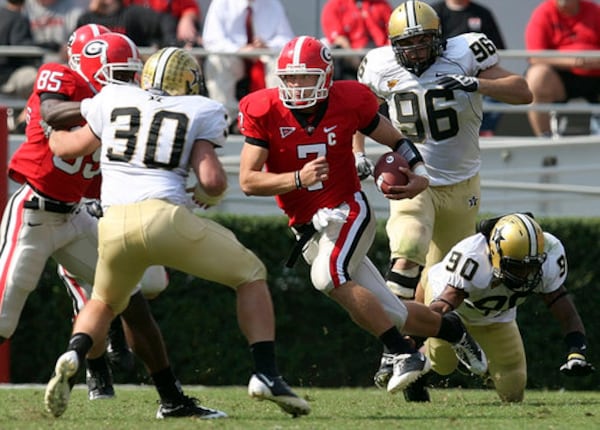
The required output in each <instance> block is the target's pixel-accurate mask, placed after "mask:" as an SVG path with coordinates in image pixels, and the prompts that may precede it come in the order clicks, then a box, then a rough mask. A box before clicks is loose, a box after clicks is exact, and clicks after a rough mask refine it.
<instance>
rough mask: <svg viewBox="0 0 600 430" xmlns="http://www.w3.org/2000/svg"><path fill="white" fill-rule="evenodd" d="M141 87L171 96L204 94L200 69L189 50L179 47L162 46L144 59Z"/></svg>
mask: <svg viewBox="0 0 600 430" xmlns="http://www.w3.org/2000/svg"><path fill="white" fill-rule="evenodd" d="M141 87H142V88H143V89H145V90H149V89H155V90H160V91H163V92H165V93H167V94H169V95H171V96H184V95H197V94H204V79H203V76H202V69H201V68H200V65H199V64H198V62H197V61H196V59H195V58H194V57H193V56H192V55H191V54H190V53H189V52H187V51H185V50H183V49H181V48H174V47H169V48H163V49H161V50H160V51H157V52H155V53H154V54H152V55H151V56H150V58H148V60H146V63H145V64H144V69H143V70H142V79H141Z"/></svg>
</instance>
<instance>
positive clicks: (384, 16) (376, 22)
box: [321, 0, 392, 79]
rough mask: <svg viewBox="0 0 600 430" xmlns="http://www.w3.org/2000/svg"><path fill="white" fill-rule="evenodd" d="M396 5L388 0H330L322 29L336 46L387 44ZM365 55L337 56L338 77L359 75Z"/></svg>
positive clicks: (326, 4) (328, 40) (349, 47)
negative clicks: (389, 24) (389, 27)
mask: <svg viewBox="0 0 600 430" xmlns="http://www.w3.org/2000/svg"><path fill="white" fill-rule="evenodd" d="M391 13H392V7H391V6H390V5H389V3H388V2H387V1H386V0H329V1H327V2H326V3H325V5H324V6H323V10H322V11H321V29H322V30H323V34H324V35H325V38H326V39H327V43H328V44H329V46H330V47H331V48H332V49H336V48H339V49H371V48H376V47H378V46H383V45H387V44H388V43H389V40H388V32H387V25H388V21H389V19H390V14H391ZM361 60H362V56H355V57H338V58H336V59H334V73H335V74H334V77H333V78H334V79H356V72H357V71H358V66H359V65H360V62H361Z"/></svg>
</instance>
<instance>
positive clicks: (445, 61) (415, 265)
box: [355, 1, 532, 400]
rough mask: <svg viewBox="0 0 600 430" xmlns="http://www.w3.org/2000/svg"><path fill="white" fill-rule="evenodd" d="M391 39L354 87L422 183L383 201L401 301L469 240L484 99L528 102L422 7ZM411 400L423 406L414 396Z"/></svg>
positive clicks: (521, 89) (490, 48) (384, 372)
mask: <svg viewBox="0 0 600 430" xmlns="http://www.w3.org/2000/svg"><path fill="white" fill-rule="evenodd" d="M388 32H389V39H390V42H391V44H390V45H389V46H385V47H381V48H376V49H373V50H371V51H369V53H368V54H367V55H366V56H365V58H364V59H363V61H362V64H361V66H360V68H359V71H358V80H359V82H362V83H364V84H366V85H367V86H368V87H369V88H371V90H372V91H373V92H374V93H375V95H376V96H377V97H378V98H379V100H380V102H381V103H383V102H387V105H388V108H389V116H390V119H391V121H392V123H393V124H394V126H395V127H396V128H397V129H398V130H400V131H402V133H403V134H404V135H405V136H407V137H408V138H410V139H412V140H413V141H414V142H415V144H416V145H417V147H418V148H419V151H420V152H421V153H422V155H423V160H424V162H425V165H426V168H427V172H428V174H429V178H430V186H429V188H428V189H427V190H425V191H424V192H423V193H421V194H419V195H418V196H416V197H415V198H413V199H403V200H390V216H389V219H388V220H387V224H386V231H387V235H388V238H389V246H390V259H391V261H390V269H389V271H388V273H387V285H388V287H389V288H390V290H391V291H392V292H393V293H394V294H395V295H397V296H398V297H400V298H402V299H413V298H415V290H416V287H417V284H418V283H419V280H420V279H421V273H422V272H423V270H424V268H426V267H429V266H430V265H431V264H434V263H436V262H438V261H440V260H441V259H442V258H443V257H444V255H445V254H446V253H447V252H448V250H449V249H450V248H451V247H452V246H453V245H454V244H456V243H457V242H458V241H459V240H461V239H463V238H465V237H467V236H469V235H471V234H473V233H474V232H475V223H476V218H477V213H478V211H479V204H480V198H481V195H480V194H481V193H480V183H479V170H480V168H481V159H480V155H479V152H480V149H479V128H480V126H481V119H482V95H486V96H490V97H493V98H494V99H497V100H499V101H501V102H505V103H512V104H525V103H530V102H531V101H532V95H531V92H530V91H529V88H528V86H527V83H526V82H525V80H524V79H523V77H521V76H518V75H516V74H514V73H511V72H509V71H507V70H505V69H503V68H502V67H500V65H499V57H498V53H497V51H496V47H495V46H494V44H493V43H492V42H491V41H490V40H489V39H488V38H487V37H486V36H485V35H484V34H481V33H467V34H462V35H459V36H456V37H452V38H450V39H448V40H443V39H442V37H441V27H440V19H439V17H438V16H437V14H436V12H435V10H434V9H433V8H432V7H431V6H429V5H428V4H426V3H424V2H421V1H407V2H405V3H403V4H401V5H400V6H399V7H397V8H396V9H394V10H393V12H392V14H391V16H390V19H389V25H388ZM355 151H358V152H363V153H364V136H361V135H357V136H356V137H355ZM357 160H358V162H359V167H360V161H361V158H358V159H357ZM425 277H426V272H423V279H424V278H425ZM423 285H426V283H423ZM417 300H419V301H423V295H422V294H418V295H417ZM425 303H428V301H426V302H425ZM390 372H391V367H390V365H389V362H386V360H385V356H384V357H383V358H382V363H381V369H380V371H379V372H378V373H377V375H376V376H375V382H376V384H377V385H381V384H384V383H385V381H386V380H387V378H389V375H390ZM421 382H422V381H421ZM405 394H407V393H405ZM410 397H411V395H410V393H408V398H409V400H412V399H410ZM414 400H427V397H426V395H425V394H423V395H422V396H419V395H418V394H417V395H416V396H415V398H414Z"/></svg>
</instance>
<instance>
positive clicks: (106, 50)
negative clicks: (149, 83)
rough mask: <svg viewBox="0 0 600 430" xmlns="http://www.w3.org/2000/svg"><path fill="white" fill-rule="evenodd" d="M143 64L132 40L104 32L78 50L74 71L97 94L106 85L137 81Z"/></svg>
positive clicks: (122, 35) (117, 34)
mask: <svg viewBox="0 0 600 430" xmlns="http://www.w3.org/2000/svg"><path fill="white" fill-rule="evenodd" d="M142 67H143V63H142V60H141V59H140V52H139V50H138V48H137V46H136V45H135V43H133V41H132V40H131V39H130V38H129V37H127V36H125V35H124V34H120V33H105V34H102V35H100V36H98V37H96V38H94V39H92V40H91V41H89V42H88V43H87V44H86V45H85V46H84V47H83V50H82V51H81V57H80V60H79V69H78V70H77V72H78V73H79V74H80V75H81V76H82V77H83V78H84V79H85V80H86V81H88V83H89V84H90V85H91V86H92V87H94V89H95V90H96V91H100V89H101V88H102V87H103V86H104V85H107V84H125V83H131V82H137V80H138V79H139V74H140V73H141V71H142Z"/></svg>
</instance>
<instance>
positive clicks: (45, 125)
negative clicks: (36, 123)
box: [40, 119, 54, 139]
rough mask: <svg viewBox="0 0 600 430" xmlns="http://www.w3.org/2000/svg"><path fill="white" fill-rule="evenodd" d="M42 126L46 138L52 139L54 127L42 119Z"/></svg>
mask: <svg viewBox="0 0 600 430" xmlns="http://www.w3.org/2000/svg"><path fill="white" fill-rule="evenodd" d="M40 126H41V127H42V130H44V136H46V139H50V133H52V132H53V131H54V129H53V128H52V126H51V125H50V124H48V123H47V122H46V121H44V120H43V119H40Z"/></svg>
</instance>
